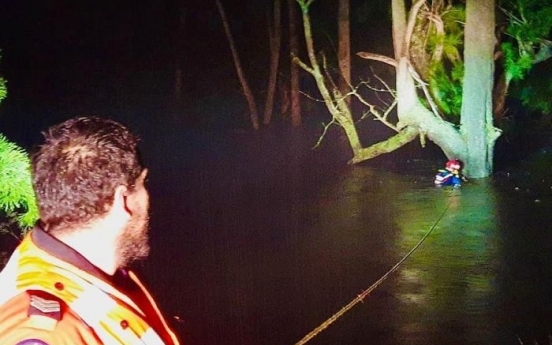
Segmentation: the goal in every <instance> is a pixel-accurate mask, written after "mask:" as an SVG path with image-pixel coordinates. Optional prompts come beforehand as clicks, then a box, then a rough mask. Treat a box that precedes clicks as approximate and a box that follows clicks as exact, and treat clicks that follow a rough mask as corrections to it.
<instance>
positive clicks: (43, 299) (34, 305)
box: [27, 291, 61, 321]
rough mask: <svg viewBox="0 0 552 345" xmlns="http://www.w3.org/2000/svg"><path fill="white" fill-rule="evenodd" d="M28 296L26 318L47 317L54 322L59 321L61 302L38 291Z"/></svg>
mask: <svg viewBox="0 0 552 345" xmlns="http://www.w3.org/2000/svg"><path fill="white" fill-rule="evenodd" d="M29 295H30V297H31V301H30V303H29V310H28V313H27V314H28V316H33V315H39V316H47V317H50V318H52V319H54V320H56V321H59V320H60V319H61V302H60V301H59V300H58V299H57V298H56V297H54V296H51V295H49V294H45V293H41V292H38V291H37V292H34V291H33V292H29Z"/></svg>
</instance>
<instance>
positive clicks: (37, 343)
mask: <svg viewBox="0 0 552 345" xmlns="http://www.w3.org/2000/svg"><path fill="white" fill-rule="evenodd" d="M15 345H48V344H47V343H45V342H43V341H42V340H39V339H25V340H22V341H20V342H18V343H17V344H15Z"/></svg>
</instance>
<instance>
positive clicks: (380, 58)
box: [357, 52, 397, 67]
mask: <svg viewBox="0 0 552 345" xmlns="http://www.w3.org/2000/svg"><path fill="white" fill-rule="evenodd" d="M357 56H358V57H361V58H363V59H366V60H374V61H380V62H383V63H386V64H388V65H390V66H393V67H397V60H395V59H393V58H390V57H388V56H385V55H380V54H374V53H368V52H358V53H357Z"/></svg>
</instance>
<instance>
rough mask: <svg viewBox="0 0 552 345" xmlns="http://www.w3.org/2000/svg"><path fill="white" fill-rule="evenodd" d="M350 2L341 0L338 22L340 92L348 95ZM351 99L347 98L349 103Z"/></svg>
mask: <svg viewBox="0 0 552 345" xmlns="http://www.w3.org/2000/svg"><path fill="white" fill-rule="evenodd" d="M349 17H350V0H339V8H338V11H337V21H338V33H337V37H338V51H337V57H338V61H339V71H340V73H341V78H339V91H341V93H342V94H343V95H346V94H347V93H349V91H351V86H350V85H351V34H350V26H351V25H350V19H349ZM349 100H350V97H347V98H346V101H347V103H349Z"/></svg>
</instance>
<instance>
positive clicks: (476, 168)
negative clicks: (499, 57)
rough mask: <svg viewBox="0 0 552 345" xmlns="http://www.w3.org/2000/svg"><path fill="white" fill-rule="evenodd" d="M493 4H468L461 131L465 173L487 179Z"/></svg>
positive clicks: (476, 0)
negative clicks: (465, 147) (463, 144)
mask: <svg viewBox="0 0 552 345" xmlns="http://www.w3.org/2000/svg"><path fill="white" fill-rule="evenodd" d="M494 28H495V0H467V2H466V28H465V32H464V42H465V43H464V61H465V72H464V83H463V90H462V117H461V121H460V124H461V127H462V132H463V134H464V136H465V140H466V144H467V157H466V167H467V171H466V173H467V174H469V176H471V177H476V178H478V177H485V176H489V175H490V173H491V171H492V166H493V165H492V162H493V149H494V142H495V140H496V137H493V135H492V134H493V133H494V132H495V130H494V127H493V125H492V123H493V105H492V99H493V79H494V75H493V74H494V60H493V55H494V47H495V43H496V42H495V41H496V38H495V34H494Z"/></svg>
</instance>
